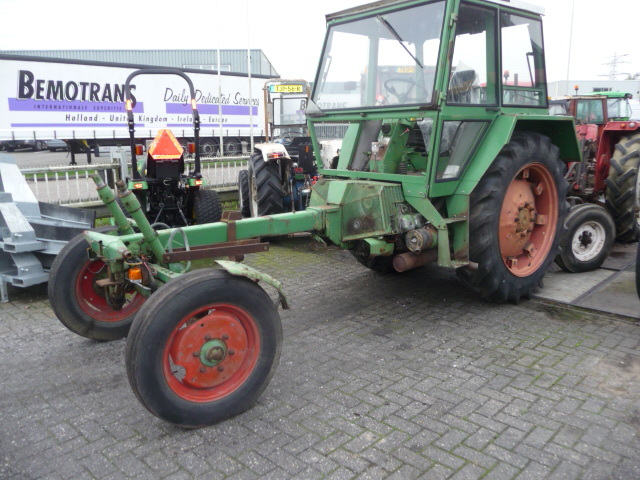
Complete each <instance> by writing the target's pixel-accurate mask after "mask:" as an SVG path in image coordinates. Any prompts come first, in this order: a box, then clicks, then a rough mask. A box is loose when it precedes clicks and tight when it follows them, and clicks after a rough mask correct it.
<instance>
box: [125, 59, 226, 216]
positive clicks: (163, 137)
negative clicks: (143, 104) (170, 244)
mask: <svg viewBox="0 0 640 480" xmlns="http://www.w3.org/2000/svg"><path fill="white" fill-rule="evenodd" d="M138 75H178V76H180V77H182V78H183V79H184V80H185V81H186V82H187V84H188V85H189V90H190V92H191V98H195V90H194V87H193V83H192V82H191V79H190V78H189V77H188V76H187V75H186V74H185V73H184V72H181V71H180V70H175V69H169V68H149V69H143V70H137V71H135V72H133V73H132V74H131V75H129V77H128V78H127V81H126V83H125V96H126V104H125V108H126V111H127V123H128V125H129V137H130V147H131V172H132V173H131V178H128V179H127V185H128V188H129V189H131V190H132V191H133V192H134V194H135V195H136V197H137V198H138V201H139V202H140V205H141V207H142V209H143V211H144V212H145V215H146V217H147V219H148V220H149V221H150V222H151V223H152V224H160V225H163V226H167V227H182V226H187V225H192V224H193V223H198V224H204V223H213V222H217V221H219V220H220V217H221V215H222V204H221V203H220V198H219V196H218V193H217V192H216V191H214V190H205V189H204V188H203V186H204V180H203V178H202V174H201V173H200V145H199V144H200V137H199V131H200V116H199V114H198V109H197V106H196V103H195V100H193V101H192V103H191V109H192V110H191V111H192V115H193V130H194V141H195V143H194V144H189V145H188V148H189V149H190V152H189V153H194V154H195V163H194V169H193V171H190V172H189V173H187V174H185V173H184V171H185V158H184V157H185V154H186V152H185V151H184V148H183V147H182V146H181V145H180V143H179V142H178V140H177V139H176V138H175V137H174V135H173V133H172V132H171V131H170V130H167V129H163V130H160V131H159V132H158V135H157V136H156V138H155V140H154V141H153V143H152V144H151V145H150V146H149V149H148V151H147V155H146V158H145V157H142V158H141V159H138V156H139V155H142V153H143V152H142V150H143V148H142V145H136V138H135V122H134V115H133V107H134V106H135V105H134V104H133V101H132V96H131V80H133V78H135V77H136V76H138ZM121 206H122V205H121Z"/></svg>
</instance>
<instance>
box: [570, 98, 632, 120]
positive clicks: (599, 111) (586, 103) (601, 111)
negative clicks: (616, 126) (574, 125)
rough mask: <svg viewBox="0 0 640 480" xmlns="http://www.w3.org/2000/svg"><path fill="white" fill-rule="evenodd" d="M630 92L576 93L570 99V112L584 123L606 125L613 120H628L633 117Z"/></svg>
mask: <svg viewBox="0 0 640 480" xmlns="http://www.w3.org/2000/svg"><path fill="white" fill-rule="evenodd" d="M631 98H633V95H631V94H630V93H623V92H596V93H593V94H588V95H576V96H574V97H571V98H570V99H569V100H568V106H569V114H570V115H573V116H574V117H575V119H576V120H577V121H578V122H579V123H581V124H583V125H586V124H594V125H605V124H606V123H608V122H612V121H627V120H629V118H630V117H631V106H630V105H629V100H630V99H631Z"/></svg>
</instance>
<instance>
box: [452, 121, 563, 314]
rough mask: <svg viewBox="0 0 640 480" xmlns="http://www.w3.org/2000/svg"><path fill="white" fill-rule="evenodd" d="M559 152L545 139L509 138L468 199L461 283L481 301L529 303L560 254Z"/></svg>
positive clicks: (528, 134)
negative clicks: (466, 245)
mask: <svg viewBox="0 0 640 480" xmlns="http://www.w3.org/2000/svg"><path fill="white" fill-rule="evenodd" d="M566 190H567V183H566V181H565V180H564V177H563V164H562V162H561V161H560V158H559V150H558V148H557V147H556V146H555V145H553V144H552V143H551V141H550V140H549V138H548V137H545V136H543V135H540V134H537V133H533V132H526V133H525V132H522V133H516V134H514V135H513V137H512V139H511V141H510V142H509V143H508V144H507V145H505V146H504V148H503V149H502V151H501V152H500V154H498V156H497V157H496V159H495V160H494V162H493V164H492V165H491V166H490V167H489V169H488V170H487V172H486V173H485V174H484V176H483V177H482V178H481V180H480V182H479V183H478V185H477V186H476V188H475V189H474V191H473V192H472V194H471V204H470V217H469V258H470V260H471V261H472V262H475V263H477V264H478V268H477V269H475V270H468V269H458V273H459V275H460V277H461V278H462V279H463V280H464V281H465V282H467V283H468V284H469V285H470V286H471V287H472V288H474V289H475V290H476V291H477V292H478V293H480V294H481V295H482V296H483V297H485V298H488V299H491V300H494V301H498V302H505V301H512V302H518V301H519V300H520V298H521V297H530V296H531V293H532V291H533V289H534V288H536V287H537V286H539V285H541V283H542V277H543V276H544V273H545V271H546V269H547V267H548V266H549V264H550V263H551V262H552V261H553V259H554V257H555V255H556V252H557V250H558V243H559V240H560V235H559V233H560V232H561V229H562V225H563V222H564V217H565V215H566V209H567V204H566V201H565V195H566Z"/></svg>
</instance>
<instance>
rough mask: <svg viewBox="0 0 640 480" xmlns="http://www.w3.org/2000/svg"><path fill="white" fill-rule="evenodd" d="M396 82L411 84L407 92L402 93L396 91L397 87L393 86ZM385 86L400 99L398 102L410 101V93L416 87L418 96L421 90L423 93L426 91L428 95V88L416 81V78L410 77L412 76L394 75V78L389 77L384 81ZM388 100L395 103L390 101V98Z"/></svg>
mask: <svg viewBox="0 0 640 480" xmlns="http://www.w3.org/2000/svg"><path fill="white" fill-rule="evenodd" d="M394 83H404V84H407V85H409V86H408V87H407V89H406V91H405V92H403V93H400V92H398V91H396V88H395V87H394V86H393V84H394ZM383 85H384V88H385V89H386V90H387V91H388V92H389V93H390V94H391V95H394V96H395V97H396V98H397V99H398V103H409V93H411V91H412V90H413V89H414V88H415V89H416V97H417V96H418V95H417V94H418V92H419V91H420V90H421V91H422V93H424V96H425V97H426V94H427V89H426V88H424V87H423V86H422V85H419V84H418V83H416V82H415V81H414V80H412V79H410V78H406V77H394V78H388V79H387V80H385V81H384V82H383ZM385 99H386V96H385ZM386 100H387V102H386V103H395V102H390V101H388V99H386ZM417 100H418V99H417V98H416V99H415V101H417Z"/></svg>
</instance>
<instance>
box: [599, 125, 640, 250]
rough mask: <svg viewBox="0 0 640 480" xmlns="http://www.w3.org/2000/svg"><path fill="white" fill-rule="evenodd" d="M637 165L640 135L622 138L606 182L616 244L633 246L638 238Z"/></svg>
mask: <svg viewBox="0 0 640 480" xmlns="http://www.w3.org/2000/svg"><path fill="white" fill-rule="evenodd" d="M639 165H640V133H636V134H635V135H630V136H626V137H622V139H621V140H620V142H618V144H617V145H616V147H615V150H614V152H613V156H612V157H611V162H610V166H609V178H607V192H606V198H607V208H608V209H609V212H611V216H613V220H614V221H615V223H616V231H617V236H618V240H619V241H621V242H627V243H629V242H635V241H636V239H637V238H638V235H639V234H640V227H639V226H638V219H637V214H638V209H639V208H640V188H638V167H639Z"/></svg>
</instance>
